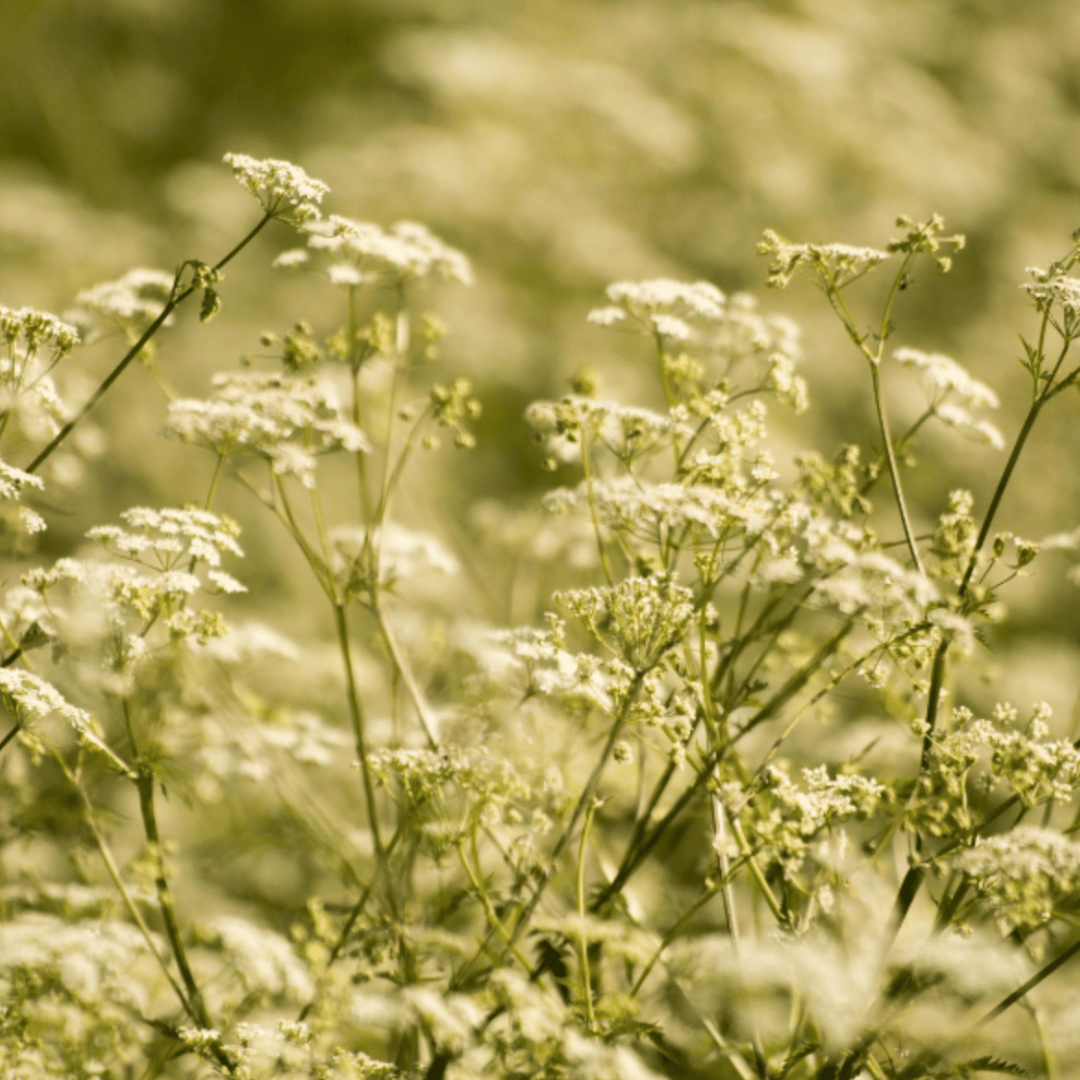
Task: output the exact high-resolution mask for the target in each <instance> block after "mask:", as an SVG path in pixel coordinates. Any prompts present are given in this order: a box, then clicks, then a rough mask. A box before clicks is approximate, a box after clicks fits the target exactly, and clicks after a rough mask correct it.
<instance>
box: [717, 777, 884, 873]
mask: <svg viewBox="0 0 1080 1080" xmlns="http://www.w3.org/2000/svg"><path fill="white" fill-rule="evenodd" d="M802 777H803V784H804V785H805V788H800V787H799V786H798V785H797V784H795V783H794V782H793V781H792V779H791V778H790V777H789V776H788V774H787V773H786V772H785V771H784V770H783V769H781V768H779V767H777V766H774V765H770V766H767V768H766V772H765V776H764V784H763V787H764V791H763V792H762V793H761V794H758V795H755V796H754V798H753V799H752V802H751V805H752V811H751V814H750V815H749V817H750V819H751V821H752V832H753V834H754V835H755V836H756V837H757V839H758V841H759V843H760V844H761V846H762V847H763V848H764V849H765V850H766V851H768V853H769V855H770V856H771V857H772V858H775V859H776V861H777V862H778V863H779V864H780V867H781V868H782V870H783V872H784V876H785V877H787V878H788V879H789V880H793V879H794V877H795V875H796V874H797V873H798V871H799V869H800V868H801V867H802V864H803V862H804V861H805V859H806V856H807V854H808V853H809V851H810V846H811V842H812V841H813V839H814V838H815V837H816V836H817V835H818V833H820V832H821V831H822V830H823V829H828V828H832V827H833V826H835V825H838V824H840V823H841V822H844V821H850V820H853V819H865V818H868V817H870V816H872V815H873V814H874V813H876V812H877V811H878V810H879V809H881V807H882V805H883V803H884V800H885V797H886V794H887V793H886V789H885V787H884V786H883V785H882V784H880V783H878V781H877V780H875V779H873V778H872V777H867V776H859V775H850V774H848V775H845V774H840V775H837V776H830V775H829V773H828V770H827V768H826V767H825V766H824V765H819V766H817V767H816V768H813V769H803V771H802ZM738 788H739V785H737V784H735V785H730V786H728V785H725V788H724V795H725V798H726V799H727V800H728V801H729V806H730V809H732V810H733V811H737V809H738V805H739V803H741V801H742V799H743V797H744V796H743V795H742V793H741V792H740V791H739V790H738Z"/></svg>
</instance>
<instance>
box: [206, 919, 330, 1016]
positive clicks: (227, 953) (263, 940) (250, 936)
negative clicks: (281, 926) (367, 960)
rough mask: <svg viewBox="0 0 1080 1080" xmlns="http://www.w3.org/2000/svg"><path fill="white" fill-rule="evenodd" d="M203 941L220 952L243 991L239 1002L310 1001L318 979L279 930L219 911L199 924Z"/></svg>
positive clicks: (237, 1000)
mask: <svg viewBox="0 0 1080 1080" xmlns="http://www.w3.org/2000/svg"><path fill="white" fill-rule="evenodd" d="M197 936H198V937H199V939H200V940H201V942H202V943H203V944H205V945H206V946H208V947H210V948H212V949H215V950H217V951H219V952H220V954H221V955H222V956H223V958H224V960H225V962H226V964H227V965H228V968H229V971H230V973H231V974H232V975H233V977H234V978H235V980H236V981H237V982H238V983H239V987H240V989H241V991H242V993H240V994H237V995H236V997H235V1001H236V1003H239V1001H240V1000H242V999H243V998H245V997H248V996H249V995H250V999H249V1000H256V1001H261V1002H269V1001H274V1000H276V1001H283V1000H284V1001H291V1002H307V1001H309V1000H310V998H311V995H312V994H313V993H314V991H315V983H314V980H313V979H312V977H311V974H310V972H309V971H308V969H307V967H306V965H305V964H304V962H303V961H302V960H301V959H300V957H298V956H297V955H296V951H295V950H294V949H293V947H292V945H291V944H290V943H289V942H288V941H287V940H286V939H285V938H283V937H281V936H280V935H279V934H275V933H274V932H273V931H272V930H267V929H266V928H264V927H262V926H257V925H256V924H255V923H253V922H250V921H249V920H247V919H244V918H241V917H239V916H236V915H217V916H215V917H214V918H213V919H210V920H209V921H208V922H207V923H206V924H204V925H201V926H199V927H198V928H197Z"/></svg>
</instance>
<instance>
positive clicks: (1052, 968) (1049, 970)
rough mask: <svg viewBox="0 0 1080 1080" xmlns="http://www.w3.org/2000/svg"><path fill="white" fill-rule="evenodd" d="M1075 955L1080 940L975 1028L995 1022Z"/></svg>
mask: <svg viewBox="0 0 1080 1080" xmlns="http://www.w3.org/2000/svg"><path fill="white" fill-rule="evenodd" d="M1077 953H1080V940H1077V941H1074V942H1073V943H1072V945H1070V946H1069V947H1068V948H1067V949H1066V950H1065V951H1064V952H1063V953H1061V954H1060V955H1059V956H1057V957H1055V958H1054V959H1053V960H1051V961H1050V963H1049V964H1046V965H1045V966H1044V967H1042V968H1040V969H1039V970H1038V971H1037V972H1036V973H1035V974H1034V975H1032V976H1031V978H1030V979H1028V981H1027V982H1026V983H1024V985H1023V986H1021V987H1019V988H1018V989H1016V990H1014V991H1013V992H1012V993H1011V994H1009V996H1008V997H1006V998H1004V999H1003V1000H1002V1001H1000V1002H999V1003H998V1004H997V1005H995V1006H994V1007H993V1008H992V1009H991V1010H990V1011H989V1012H988V1013H987V1014H986V1015H985V1016H984V1017H983V1018H982V1019H981V1020H979V1022H978V1023H977V1024H976V1025H975V1026H976V1027H985V1026H986V1025H987V1024H989V1023H991V1022H992V1021H994V1020H996V1019H997V1018H998V1017H999V1016H1000V1015H1001V1014H1002V1013H1003V1012H1005V1010H1006V1009H1010V1008H1012V1006H1013V1005H1015V1004H1016V1003H1017V1002H1018V1001H1019V1000H1020V999H1021V998H1023V997H1025V996H1026V995H1027V994H1028V993H1030V992H1031V991H1032V990H1034V989H1035V987H1036V986H1038V985H1039V983H1041V982H1042V981H1043V980H1044V979H1048V978H1049V977H1050V976H1051V975H1053V974H1054V972H1055V971H1057V969H1058V968H1060V967H1063V966H1064V965H1065V964H1067V963H1068V962H1069V961H1070V960H1071V959H1072V958H1073V957H1074V956H1075V955H1076V954H1077Z"/></svg>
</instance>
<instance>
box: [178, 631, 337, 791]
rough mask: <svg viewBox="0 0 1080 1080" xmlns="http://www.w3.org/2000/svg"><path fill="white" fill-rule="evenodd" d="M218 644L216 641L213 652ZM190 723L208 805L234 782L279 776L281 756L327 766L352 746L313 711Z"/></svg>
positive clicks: (198, 786)
mask: <svg viewBox="0 0 1080 1080" xmlns="http://www.w3.org/2000/svg"><path fill="white" fill-rule="evenodd" d="M225 640H226V641H228V640H229V639H228V638H226V639H225ZM216 644H217V642H212V643H211V646H210V648H213V646H214V645H216ZM186 724H187V725H189V727H190V732H189V731H186V732H185V735H188V734H190V733H192V732H193V733H194V736H195V737H194V741H195V743H196V745H197V749H196V750H195V753H194V760H195V762H196V763H197V766H198V768H197V770H196V774H195V776H194V787H195V791H196V794H198V796H199V798H200V799H202V800H204V801H205V802H207V803H216V802H220V801H221V799H222V797H223V796H224V794H225V792H226V790H227V788H230V789H231V785H229V784H228V782H229V781H231V780H235V779H241V780H250V781H253V782H254V783H257V784H261V783H265V782H267V781H270V780H272V779H273V778H274V777H275V776H278V775H280V761H279V758H280V757H281V756H284V757H285V758H287V759H291V760H292V761H296V762H299V763H300V764H301V765H311V766H315V767H317V768H327V767H329V766H331V765H333V764H335V763H336V762H345V761H347V760H349V748H350V747H351V746H352V745H353V740H352V737H351V736H350V735H349V734H348V732H346V731H343V730H342V729H340V728H335V727H330V726H329V725H328V724H327V723H326V722H325V721H324V720H323V719H322V718H321V717H319V716H316V715H315V714H314V713H311V712H299V713H293V714H289V715H287V716H285V717H282V716H280V715H275V716H274V718H273V722H266V721H265V720H260V721H259V722H256V723H251V724H245V725H242V726H238V725H236V724H231V723H229V722H228V721H227V719H226V718H224V717H219V716H217V715H215V714H213V713H212V714H210V715H208V716H203V717H200V718H198V719H195V718H191V719H190V720H187V721H186Z"/></svg>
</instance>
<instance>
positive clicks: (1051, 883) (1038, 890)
mask: <svg viewBox="0 0 1080 1080" xmlns="http://www.w3.org/2000/svg"><path fill="white" fill-rule="evenodd" d="M954 865H955V866H956V868H957V869H958V870H962V871H963V872H964V873H966V874H969V875H970V876H971V877H972V879H973V880H974V882H975V885H976V887H977V888H978V890H979V892H980V893H982V895H983V896H985V897H986V898H987V899H988V900H989V902H990V905H991V907H992V908H993V909H994V911H995V912H996V913H997V914H998V915H1000V916H1002V917H1004V918H1007V919H1009V920H1010V922H1012V923H1013V925H1014V926H1017V927H1019V928H1021V929H1022V930H1030V929H1032V928H1034V927H1036V926H1041V925H1042V924H1043V923H1046V922H1049V921H1050V919H1051V918H1052V917H1053V914H1054V908H1055V906H1056V905H1057V904H1058V903H1060V902H1061V901H1063V900H1065V899H1069V898H1072V897H1074V896H1075V895H1076V893H1077V892H1078V891H1080V844H1077V843H1076V842H1075V841H1073V840H1069V839H1068V838H1067V837H1065V836H1062V834H1061V833H1059V832H1055V831H1053V830H1052V829H1040V828H1037V827H1035V826H1031V825H1021V826H1018V827H1017V828H1015V829H1012V830H1011V831H1010V832H1007V833H1005V834H1003V835H1001V836H993V837H990V838H989V839H987V840H979V841H977V842H976V844H975V846H974V847H972V848H970V849H969V850H968V851H965V852H964V853H963V854H962V855H960V856H959V857H958V858H957V859H956V860H955V861H954Z"/></svg>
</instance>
